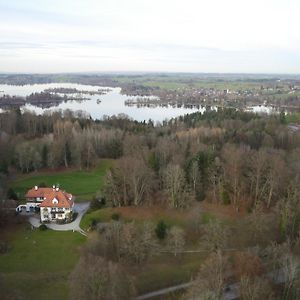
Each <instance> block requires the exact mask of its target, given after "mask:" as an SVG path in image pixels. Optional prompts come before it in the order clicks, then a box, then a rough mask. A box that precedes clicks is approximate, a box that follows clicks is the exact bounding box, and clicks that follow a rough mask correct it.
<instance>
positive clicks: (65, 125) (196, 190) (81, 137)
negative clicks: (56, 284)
mask: <svg viewBox="0 0 300 300" xmlns="http://www.w3.org/2000/svg"><path fill="white" fill-rule="evenodd" d="M299 157H300V131H297V130H296V131H295V130H291V129H290V127H289V124H288V120H287V117H286V115H285V114H284V113H280V114H278V115H269V116H265V115H264V116H262V115H257V114H254V113H250V112H242V111H237V110H235V109H218V111H213V110H207V111H206V112H204V113H203V114H201V113H194V114H189V115H185V116H182V117H179V118H176V119H171V120H169V121H165V122H163V123H162V124H157V125H154V123H153V122H152V121H151V120H149V121H148V122H137V121H133V120H131V119H129V118H128V117H127V116H125V115H120V116H113V117H106V118H104V119H102V120H92V119H89V118H86V116H85V115H80V113H77V114H75V113H73V112H71V111H61V112H48V113H47V114H44V115H35V114H33V113H30V112H26V111H25V112H24V113H21V111H20V110H19V109H11V110H9V111H6V112H3V113H1V114H0V174H1V187H0V188H1V190H0V193H1V197H2V198H5V197H8V198H15V199H16V200H18V195H16V193H14V191H13V190H12V189H11V188H10V184H9V183H10V178H11V177H12V176H13V175H14V174H16V173H22V174H28V173H34V172H37V171H40V170H44V169H50V170H54V171H55V170H59V169H61V168H63V169H65V168H75V169H80V170H84V169H86V170H89V169H92V168H93V167H94V166H95V165H96V163H97V161H99V160H101V159H112V160H113V164H112V166H111V167H110V168H109V170H108V171H107V173H106V175H105V180H104V184H103V186H102V188H99V191H98V192H97V195H96V196H95V197H94V199H92V202H91V208H90V213H93V212H95V211H96V212H100V213H101V212H104V211H105V210H106V209H112V210H113V212H114V213H113V214H112V215H111V220H109V222H105V224H104V223H103V222H99V220H97V219H96V218H95V219H92V220H91V222H90V223H89V224H88V227H89V230H90V233H91V234H90V236H89V239H88V241H87V243H86V244H85V246H84V247H83V249H82V251H81V257H80V260H79V262H78V264H77V265H76V267H75V269H74V270H73V272H72V273H71V275H70V278H69V280H70V286H71V296H70V297H71V298H72V299H131V298H132V297H133V296H137V295H139V294H140V292H141V291H147V288H143V289H142V288H139V285H138V284H137V279H136V277H137V273H136V272H137V269H139V268H140V266H146V265H147V264H153V261H154V260H155V261H157V260H158V259H159V257H161V258H162V259H163V257H164V255H166V253H169V254H167V255H169V256H170V255H171V256H174V259H175V260H177V258H178V260H179V262H180V261H183V260H184V259H185V255H188V254H187V253H186V252H188V250H193V251H195V252H197V251H198V252H199V253H201V259H200V258H199V257H197V258H195V260H197V263H198V262H199V263H198V264H197V270H193V272H192V276H190V278H189V281H191V284H190V285H189V287H188V288H187V289H186V290H184V291H182V292H180V293H178V294H176V296H174V295H173V296H171V298H170V299H222V298H223V296H224V293H226V292H228V289H232V287H233V286H234V285H235V284H236V283H238V291H237V292H236V293H238V294H237V295H238V296H239V297H240V298H241V299H297V297H299V296H300V295H299V288H300V281H299V278H300V277H299V266H300V257H299V249H300V238H299V230H300V160H299ZM205 207H206V208H207V207H209V208H214V213H215V215H214V216H212V215H210V214H209V215H208V216H209V217H208V218H206V219H205V218H204V217H203V216H202V215H203V209H204V208H205ZM123 208H124V209H125V208H126V209H127V208H132V209H143V211H147V210H149V211H151V210H153V208H157V209H159V210H160V209H161V210H167V211H171V212H172V213H176V214H177V213H178V214H179V216H182V220H181V221H179V222H178V224H173V223H172V222H168V221H166V220H156V221H153V220H147V218H145V220H143V221H138V220H135V217H133V218H131V219H130V220H127V219H126V218H125V217H123V215H122V209H123ZM218 211H223V212H224V211H225V213H224V215H225V217H218V216H219V214H218ZM120 212H121V213H120ZM210 212H211V211H210ZM0 214H1V215H0V218H1V220H2V222H0V224H1V225H3V223H4V220H5V219H6V215H5V211H4V210H0ZM201 216H202V217H201ZM231 216H233V217H231ZM179 219H180V217H179ZM170 253H171V254H170ZM200 262H201V263H200ZM173 263H174V262H173ZM198 265H199V267H198ZM178 268H180V265H179V266H178ZM189 275H190V273H189ZM148 289H149V287H148ZM166 297H167V296H166ZM172 297H175V298H172ZM164 299H166V298H164Z"/></svg>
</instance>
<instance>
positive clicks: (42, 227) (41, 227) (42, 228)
mask: <svg viewBox="0 0 300 300" xmlns="http://www.w3.org/2000/svg"><path fill="white" fill-rule="evenodd" d="M47 229H48V227H47V226H46V225H45V224H42V225H40V226H39V230H40V231H45V230H47Z"/></svg>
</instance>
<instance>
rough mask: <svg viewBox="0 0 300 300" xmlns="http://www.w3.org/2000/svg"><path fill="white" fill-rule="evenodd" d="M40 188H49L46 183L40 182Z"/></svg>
mask: <svg viewBox="0 0 300 300" xmlns="http://www.w3.org/2000/svg"><path fill="white" fill-rule="evenodd" d="M38 187H47V185H46V183H45V182H40V183H39V185H38Z"/></svg>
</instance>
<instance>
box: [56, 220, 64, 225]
mask: <svg viewBox="0 0 300 300" xmlns="http://www.w3.org/2000/svg"><path fill="white" fill-rule="evenodd" d="M65 223H66V220H64V219H62V220H60V219H57V220H56V224H65Z"/></svg>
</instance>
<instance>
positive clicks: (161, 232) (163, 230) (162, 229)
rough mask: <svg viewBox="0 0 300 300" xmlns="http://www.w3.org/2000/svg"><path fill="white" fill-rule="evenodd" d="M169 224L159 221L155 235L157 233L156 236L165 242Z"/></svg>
mask: <svg viewBox="0 0 300 300" xmlns="http://www.w3.org/2000/svg"><path fill="white" fill-rule="evenodd" d="M167 228H168V226H167V224H166V223H165V222H164V221H159V222H158V223H157V225H156V228H155V233H156V236H157V237H158V238H159V239H160V240H163V239H164V238H165V237H166V235H167Z"/></svg>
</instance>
